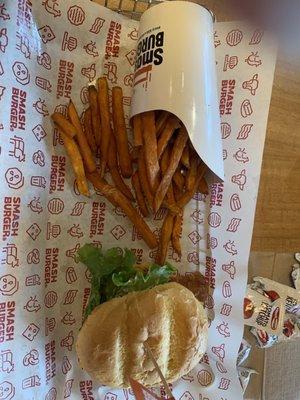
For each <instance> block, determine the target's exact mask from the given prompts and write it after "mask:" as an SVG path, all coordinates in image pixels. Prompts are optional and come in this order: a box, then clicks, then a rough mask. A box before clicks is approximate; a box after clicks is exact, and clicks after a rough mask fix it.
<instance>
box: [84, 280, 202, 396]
mask: <svg viewBox="0 0 300 400" xmlns="http://www.w3.org/2000/svg"><path fill="white" fill-rule="evenodd" d="M207 332H208V320H207V316H206V312H205V310H204V308H203V305H202V303H200V302H199V301H198V300H197V299H196V298H195V296H194V295H193V293H192V292H191V291H190V290H188V289H186V288H185V287H184V286H182V285H180V284H178V283H175V282H172V283H166V284H163V285H158V286H155V287H154V288H152V289H149V290H144V291H141V292H132V293H129V294H127V295H125V296H123V297H118V298H115V299H112V300H110V301H108V302H106V303H104V304H101V305H100V306H98V307H96V308H95V309H94V310H93V312H92V313H91V314H90V315H89V317H88V318H87V320H86V321H85V323H84V324H83V327H82V329H81V330H80V332H79V335H78V338H77V343H76V349H77V354H78V358H79V364H80V366H81V367H82V368H83V369H84V370H86V371H87V372H88V373H89V374H90V376H91V377H92V378H93V379H94V380H96V381H97V382H99V383H100V384H102V385H106V386H110V387H122V388H126V387H129V379H128V378H129V377H131V378H133V379H135V380H137V381H139V382H140V383H142V384H144V385H146V386H156V385H160V384H161V380H160V377H159V375H158V373H157V372H156V370H155V368H154V365H153V362H152V361H151V359H150V358H149V355H148V353H147V350H146V348H145V346H144V343H145V342H146V343H147V344H148V346H149V347H150V349H151V351H152V353H153V356H154V358H155V359H156V361H157V363H158V365H159V367H160V369H161V371H162V373H163V374H164V376H165V378H166V380H167V382H173V381H175V380H177V379H178V378H180V377H181V376H182V375H185V374H187V373H188V372H189V371H190V370H191V369H192V368H193V367H195V365H196V364H197V363H198V362H199V360H200V359H201V357H202V356H203V354H204V352H205V351H206V345H207Z"/></svg>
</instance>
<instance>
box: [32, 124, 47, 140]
mask: <svg viewBox="0 0 300 400" xmlns="http://www.w3.org/2000/svg"><path fill="white" fill-rule="evenodd" d="M32 132H33V134H34V136H35V137H36V139H37V141H38V142H40V141H41V140H42V139H43V138H44V137H45V136H46V135H47V133H46V131H45V129H44V128H43V127H42V125H40V124H39V125H36V126H35V127H34V128H33V129H32Z"/></svg>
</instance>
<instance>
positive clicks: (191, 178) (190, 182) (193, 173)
mask: <svg viewBox="0 0 300 400" xmlns="http://www.w3.org/2000/svg"><path fill="white" fill-rule="evenodd" d="M198 163H199V162H198V157H197V158H196V157H192V159H191V167H190V169H189V170H188V172H187V174H186V178H185V188H186V190H191V189H192V188H193V187H194V183H195V180H196V178H197V168H198Z"/></svg>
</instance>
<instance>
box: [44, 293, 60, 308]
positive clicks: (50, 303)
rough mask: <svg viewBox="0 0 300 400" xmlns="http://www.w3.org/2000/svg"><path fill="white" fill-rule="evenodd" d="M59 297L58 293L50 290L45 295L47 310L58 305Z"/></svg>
mask: <svg viewBox="0 0 300 400" xmlns="http://www.w3.org/2000/svg"><path fill="white" fill-rule="evenodd" d="M57 300H58V296H57V293H56V292H54V291H53V290H50V291H49V292H48V293H46V294H45V298H44V303H45V306H46V307H47V308H52V307H54V306H55V304H56V303H57Z"/></svg>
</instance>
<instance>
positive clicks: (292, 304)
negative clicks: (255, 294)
mask: <svg viewBox="0 0 300 400" xmlns="http://www.w3.org/2000/svg"><path fill="white" fill-rule="evenodd" d="M253 280H254V282H255V283H256V286H255V287H256V290H257V289H261V290H263V291H264V293H265V294H266V295H267V296H268V297H269V298H270V300H271V301H274V300H276V301H277V300H279V299H282V300H284V302H285V311H286V312H287V313H291V314H296V315H299V316H300V290H296V289H294V288H291V287H289V286H286V285H283V284H281V283H279V282H275V281H272V280H271V279H267V278H262V277H255V278H254V279H253Z"/></svg>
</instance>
